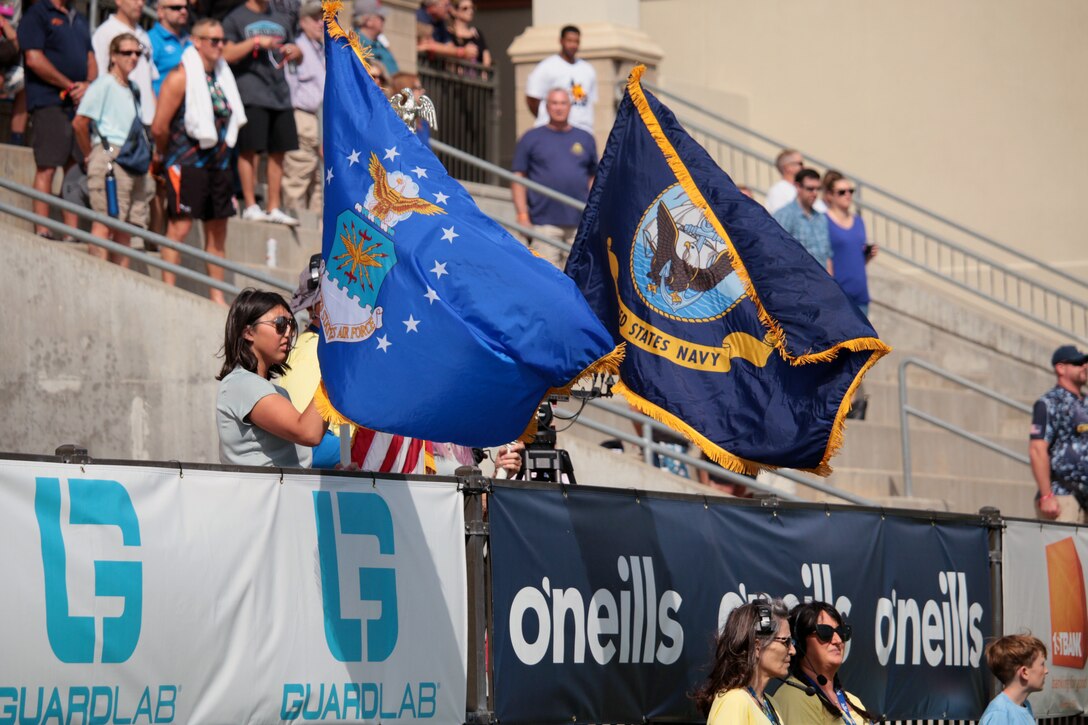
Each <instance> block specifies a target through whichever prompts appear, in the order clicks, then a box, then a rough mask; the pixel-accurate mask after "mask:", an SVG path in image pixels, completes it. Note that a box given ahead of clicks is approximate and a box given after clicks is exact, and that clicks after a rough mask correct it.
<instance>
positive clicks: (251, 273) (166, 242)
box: [0, 177, 294, 292]
mask: <svg viewBox="0 0 1088 725" xmlns="http://www.w3.org/2000/svg"><path fill="white" fill-rule="evenodd" d="M0 189H7V190H8V191H12V192H15V193H16V194H20V195H22V196H25V197H28V198H30V199H34V200H37V201H43V202H45V203H46V204H50V205H52V206H55V207H57V208H58V209H61V210H63V211H67V212H71V213H73V214H75V215H76V216H79V217H82V218H84V219H88V220H90V221H93V222H99V223H100V224H104V225H105V226H107V227H109V228H110V229H115V230H117V231H119V232H125V233H126V234H129V235H131V236H133V237H139V238H141V239H143V240H145V241H148V242H154V243H155V244H158V245H159V246H162V247H167V248H168V249H173V250H174V251H176V252H179V253H181V254H183V255H188V256H190V257H195V258H197V259H199V260H200V261H202V262H208V263H210V264H214V265H216V266H218V267H222V268H223V269H228V270H230V271H231V272H234V273H235V274H239V275H242V276H243V277H248V278H250V279H253V280H256V281H258V282H261V283H262V284H267V285H269V286H272V287H275V288H277V289H282V290H287V291H291V290H293V289H294V287H293V286H291V285H289V284H287V283H285V282H283V281H282V280H280V279H277V278H276V277H273V276H272V275H270V274H265V273H263V272H259V271H257V270H254V269H250V268H248V267H246V266H244V265H242V264H239V263H238V262H232V261H230V260H229V259H224V258H223V257H217V256H215V255H214V254H209V253H208V252H205V251H204V250H203V249H198V248H196V247H191V246H189V245H188V244H185V243H184V242H175V241H174V240H173V239H169V238H167V237H164V236H163V235H161V234H156V233H155V232H152V231H148V230H147V229H144V228H143V227H138V226H136V225H135V224H129V223H128V222H124V221H121V220H120V219H114V218H113V217H111V216H107V215H106V214H100V213H99V212H96V211H94V210H92V209H88V208H87V207H85V206H80V205H79V204H73V203H72V202H70V201H67V200H66V199H61V198H60V197H57V196H53V195H52V194H45V193H43V192H41V191H38V190H37V189H33V188H31V187H29V186H23V185H22V184H17V183H15V182H14V181H11V180H10V179H5V178H3V177H0ZM11 208H12V209H17V207H11ZM18 212H20V213H15V212H8V213H10V214H13V215H14V216H19V217H21V218H23V219H27V217H25V216H23V215H22V212H23V210H21V209H19V210H18ZM26 213H29V212H26ZM35 218H36V219H42V218H43V217H38V216H37V215H35ZM37 223H40V224H41V225H42V226H50V225H48V224H46V223H45V222H44V221H41V222H37ZM50 228H52V229H54V230H56V229H57V227H55V226H53V227H50ZM63 231H64V232H65V233H68V234H72V236H76V234H75V233H74V232H72V231H71V228H70V227H67V226H64V229H63ZM77 231H78V230H77ZM87 237H89V239H87V238H85V237H82V236H81V237H79V238H80V239H83V240H84V241H87V242H88V243H89V244H95V245H97V246H105V245H104V244H102V242H105V241H108V240H103V239H100V238H98V237H94V236H90V235H87ZM110 243H111V244H112V242H110ZM118 246H122V247H123V245H118ZM124 248H125V249H130V248H129V247H124ZM114 251H117V250H114ZM131 251H133V252H137V253H138V254H139V255H141V257H140V258H142V259H144V260H145V261H146V262H147V263H148V264H150V265H152V266H155V267H159V268H161V269H167V268H166V267H164V266H163V265H164V264H169V262H160V260H158V259H157V258H156V257H152V256H150V255H147V254H146V253H144V252H142V251H140V250H131ZM122 253H123V252H122ZM123 254H124V253H123ZM126 256H134V255H131V254H126ZM171 266H174V265H171ZM178 270H184V274H182V272H179V271H178ZM167 271H170V272H174V273H175V274H179V275H182V276H185V277H190V278H192V277H193V275H194V274H199V273H197V272H194V271H193V270H190V269H186V268H184V267H176V269H168V270H167ZM201 277H204V275H201ZM206 279H211V278H210V277H206ZM199 281H202V282H203V281H204V279H201V280H199ZM218 289H224V288H222V287H219V288H218ZM238 290H239V288H237V287H235V288H233V291H234V292H237V291H238ZM224 291H227V290H224Z"/></svg>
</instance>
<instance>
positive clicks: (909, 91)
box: [574, 0, 1088, 277]
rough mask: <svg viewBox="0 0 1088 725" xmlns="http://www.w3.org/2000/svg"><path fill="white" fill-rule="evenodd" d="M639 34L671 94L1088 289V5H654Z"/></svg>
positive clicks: (988, 0) (644, 7)
mask: <svg viewBox="0 0 1088 725" xmlns="http://www.w3.org/2000/svg"><path fill="white" fill-rule="evenodd" d="M593 4H596V3H593ZM574 21H575V22H577V20H574ZM639 22H640V27H641V28H642V30H644V31H645V32H646V33H647V34H648V35H649V36H650V37H652V38H653V39H654V40H655V41H656V42H657V43H658V44H659V45H660V46H661V47H662V49H663V50H664V54H665V57H664V59H663V61H662V62H661V65H660V66H659V76H660V79H661V82H662V84H663V86H664V87H665V88H667V89H674V90H676V91H677V92H683V93H684V94H685V95H687V96H693V97H694V96H696V95H697V94H700V93H701V94H704V95H705V97H706V98H708V99H710V102H711V103H712V104H713V105H714V106H716V107H719V108H722V109H723V110H725V111H728V112H730V113H733V114H736V115H737V116H739V118H738V120H742V121H746V122H748V123H750V124H751V125H752V126H753V127H754V128H756V129H758V130H760V131H762V132H763V133H765V134H767V135H770V136H772V137H777V138H781V139H784V140H786V141H788V142H789V143H791V144H792V145H795V146H797V147H798V148H801V149H803V150H805V151H807V152H808V153H810V154H812V155H814V156H816V157H819V158H822V159H826V160H828V161H831V162H833V163H836V164H838V165H840V166H841V167H842V168H843V169H845V170H848V171H850V172H852V173H855V174H857V175H859V176H861V177H863V178H865V179H868V180H870V181H872V182H874V183H877V184H880V185H882V186H886V187H888V188H889V189H890V190H892V191H895V192H897V193H899V194H900V195H902V196H905V197H907V198H908V199H911V200H914V201H917V202H919V203H921V204H922V205H924V206H927V207H929V208H931V209H933V210H934V211H937V212H940V213H942V214H945V215H947V216H949V217H952V218H954V219H956V220H958V221H960V222H962V223H964V224H966V225H968V226H971V227H974V228H976V229H977V230H979V231H981V232H983V233H987V234H989V235H991V236H993V237H995V238H997V239H998V240H1000V241H1003V242H1005V243H1007V244H1009V245H1012V246H1015V247H1017V248H1019V249H1022V250H1025V251H1028V252H1030V253H1032V254H1037V255H1039V256H1040V257H1041V258H1043V259H1045V260H1047V261H1050V262H1057V263H1063V264H1067V265H1070V269H1071V270H1073V271H1076V272H1078V273H1080V274H1082V275H1083V276H1086V277H1088V244H1086V243H1085V240H1084V234H1083V228H1084V224H1083V222H1082V220H1081V218H1080V210H1081V207H1082V203H1081V198H1082V197H1083V196H1084V195H1085V189H1086V188H1088V187H1086V185H1085V184H1084V179H1085V169H1086V161H1088V133H1086V126H1088V124H1086V122H1085V119H1086V118H1088V93H1086V89H1088V83H1086V78H1085V76H1086V74H1088V42H1085V40H1084V36H1085V32H1086V31H1088V3H1084V2H1077V1H1072V0H1030V1H1029V0H911V1H910V2H906V1H905V0H897V1H887V2H884V1H878V2H874V1H873V0H642V2H641V4H640V19H639Z"/></svg>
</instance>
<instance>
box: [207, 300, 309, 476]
mask: <svg viewBox="0 0 1088 725" xmlns="http://www.w3.org/2000/svg"><path fill="white" fill-rule="evenodd" d="M297 332H298V329H297V323H296V322H295V318H294V317H293V316H292V315H291V311H290V309H289V307H288V305H287V301H286V300H284V299H283V297H281V296H280V295H278V294H276V293H275V292H265V291H263V290H255V289H246V290H243V291H242V293H241V294H239V295H238V298H237V299H236V300H235V301H234V304H233V305H231V307H230V312H229V313H228V314H227V326H226V332H225V335H224V341H223V357H224V360H223V368H222V370H220V371H219V375H218V377H217V378H216V379H217V380H219V393H218V396H217V399H216V405H215V418H216V426H217V427H218V428H219V460H220V461H222V462H223V463H233V464H238V465H245V466H278V467H281V468H309V466H310V460H311V453H310V448H311V447H312V446H316V445H317V444H318V443H320V442H321V438H322V436H324V435H325V430H326V429H327V428H328V427H329V424H328V423H326V422H325V421H324V420H322V418H321V415H320V414H319V413H318V412H317V408H316V407H315V406H314V403H313V402H312V401H311V403H310V405H309V406H307V408H306V410H304V411H303V412H302V413H299V412H298V411H297V410H296V409H295V407H294V406H293V405H292V404H291V397H290V396H289V395H288V394H287V391H286V390H284V389H283V388H281V387H279V386H278V385H274V384H273V383H272V381H271V378H272V376H273V375H281V374H283V373H284V372H285V371H286V370H287V355H288V353H290V352H291V346H292V345H293V344H294V339H295V334H296V333H297Z"/></svg>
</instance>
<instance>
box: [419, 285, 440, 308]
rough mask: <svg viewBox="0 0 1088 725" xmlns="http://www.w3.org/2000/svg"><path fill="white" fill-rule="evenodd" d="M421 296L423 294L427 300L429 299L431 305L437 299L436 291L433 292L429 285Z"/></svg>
mask: <svg viewBox="0 0 1088 725" xmlns="http://www.w3.org/2000/svg"><path fill="white" fill-rule="evenodd" d="M423 296H424V297H426V298H427V299H428V300H430V301H431V304H432V305H433V304H434V303H435V301H436V300H437V299H438V293H437V292H435V291H434V290H433V289H431V288H430V287H428V288H427V294H425V295H423Z"/></svg>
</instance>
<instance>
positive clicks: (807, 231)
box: [774, 169, 831, 274]
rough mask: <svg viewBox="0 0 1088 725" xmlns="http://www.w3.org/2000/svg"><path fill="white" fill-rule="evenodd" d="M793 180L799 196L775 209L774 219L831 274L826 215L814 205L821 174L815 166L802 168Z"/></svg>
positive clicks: (829, 243) (829, 242)
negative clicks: (813, 168) (815, 169)
mask: <svg viewBox="0 0 1088 725" xmlns="http://www.w3.org/2000/svg"><path fill="white" fill-rule="evenodd" d="M794 184H795V185H796V186H797V198H796V199H794V200H793V201H792V202H790V203H789V204H787V205H786V206H784V207H782V208H781V209H779V210H778V211H776V212H775V213H774V218H775V221H777V222H778V223H779V224H781V225H782V228H783V229H785V230H786V231H787V232H788V233H789V235H790V236H791V237H793V238H794V239H796V240H797V241H798V242H800V243H801V246H802V247H804V248H805V249H806V250H807V251H808V253H809V254H811V255H812V256H813V257H815V258H816V261H817V262H819V263H820V264H821V265H822V266H823V267H824V268H825V269H826V270H827V273H828V274H831V240H830V238H829V237H828V231H827V215H826V214H824V213H822V212H818V211H816V209H815V208H814V206H815V204H816V197H817V196H819V193H820V175H819V174H818V173H816V172H815V171H813V170H812V169H801V170H800V171H798V172H797V176H796V177H794Z"/></svg>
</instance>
